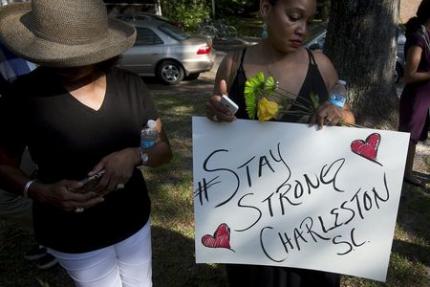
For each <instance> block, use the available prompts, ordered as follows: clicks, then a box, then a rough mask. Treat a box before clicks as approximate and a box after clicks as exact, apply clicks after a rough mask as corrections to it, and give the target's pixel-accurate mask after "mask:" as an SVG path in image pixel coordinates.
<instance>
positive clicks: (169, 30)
mask: <svg viewBox="0 0 430 287" xmlns="http://www.w3.org/2000/svg"><path fill="white" fill-rule="evenodd" d="M158 29H160V30H161V31H163V32H164V33H166V34H167V35H168V36H170V37H172V38H173V39H175V40H177V41H183V40H185V39H188V38H190V35H188V34H187V33H185V32H184V31H182V30H181V29H180V28H178V27H175V26H173V25H170V24H167V23H166V24H161V25H160V26H158Z"/></svg>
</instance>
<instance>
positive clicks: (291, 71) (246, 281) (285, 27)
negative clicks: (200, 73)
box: [207, 0, 355, 287]
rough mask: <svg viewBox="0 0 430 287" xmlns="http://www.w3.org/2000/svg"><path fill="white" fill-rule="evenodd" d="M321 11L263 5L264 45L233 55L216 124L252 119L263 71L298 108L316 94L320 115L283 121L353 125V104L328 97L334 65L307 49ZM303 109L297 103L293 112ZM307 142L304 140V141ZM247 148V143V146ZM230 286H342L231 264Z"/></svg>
mask: <svg viewBox="0 0 430 287" xmlns="http://www.w3.org/2000/svg"><path fill="white" fill-rule="evenodd" d="M315 10H316V0H261V1H260V13H261V15H262V17H263V21H264V23H265V26H266V27H267V37H266V38H265V39H263V41H262V43H260V44H258V45H255V46H252V47H249V48H245V49H244V50H242V51H238V52H233V53H231V54H228V55H227V56H226V57H225V58H224V60H223V61H222V63H221V65H220V67H219V69H218V72H217V75H216V79H215V87H214V95H213V96H212V97H211V98H210V99H209V102H208V105H207V107H208V109H207V116H208V118H209V119H211V120H214V121H225V122H230V121H233V120H234V119H235V118H239V119H248V115H247V112H246V104H245V97H244V88H245V82H246V80H247V79H249V78H250V77H252V76H254V75H256V74H257V73H259V72H263V73H264V74H265V76H266V77H268V76H273V77H274V78H275V79H276V80H278V81H279V86H280V88H281V89H280V90H283V91H289V93H288V94H287V93H285V97H290V99H291V100H295V103H311V102H312V100H311V95H312V94H316V95H318V98H319V104H320V106H319V107H318V108H317V110H316V112H315V114H313V115H308V116H305V117H303V116H300V117H297V116H295V115H294V114H297V113H294V112H293V113H290V114H289V113H288V112H287V113H286V115H285V116H284V117H283V118H282V119H281V120H282V121H290V122H291V121H292V122H303V121H305V122H310V123H311V124H318V125H319V126H323V125H337V124H339V123H350V124H354V122H355V118H354V115H353V114H352V112H351V110H350V108H349V107H348V105H345V106H344V107H343V108H339V107H338V106H336V105H334V104H333V103H332V102H330V101H329V92H328V91H331V90H332V88H333V87H334V86H335V84H336V83H337V81H338V75H337V72H336V70H335V68H334V66H333V64H332V63H331V61H330V60H329V59H328V58H327V57H326V56H325V55H324V54H323V53H321V52H320V51H315V52H312V51H310V50H307V49H305V48H304V47H303V41H304V39H305V36H306V33H307V31H308V25H309V22H310V21H311V19H312V17H313V15H314V14H315ZM223 94H226V95H228V96H229V97H230V99H232V100H233V101H234V102H236V104H237V105H238V106H239V110H238V111H237V113H236V114H235V115H233V114H232V113H231V112H229V111H228V109H226V108H225V107H223V105H222V104H221V103H220V101H221V95H223ZM298 109H300V108H299V107H298V106H296V104H294V103H293V104H292V106H291V107H290V111H297V110H298ZM304 140H305V139H304ZM244 144H245V143H244ZM226 269H227V275H228V281H229V284H230V286H231V287H233V286H234V287H236V286H248V287H252V286H255V287H265V286H267V287H278V286H279V287H317V286H318V287H338V286H340V276H339V275H338V274H331V273H326V272H319V271H312V270H305V269H294V268H284V267H272V266H253V265H235V264H228V265H226Z"/></svg>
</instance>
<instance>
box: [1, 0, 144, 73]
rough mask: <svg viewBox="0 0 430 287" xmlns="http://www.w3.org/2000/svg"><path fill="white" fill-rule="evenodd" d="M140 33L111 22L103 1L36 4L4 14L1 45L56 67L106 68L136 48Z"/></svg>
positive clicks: (36, 0)
mask: <svg viewBox="0 0 430 287" xmlns="http://www.w3.org/2000/svg"><path fill="white" fill-rule="evenodd" d="M135 39H136V30H135V29H134V28H133V27H132V26H130V25H128V24H126V23H124V22H122V21H120V20H116V19H110V18H108V16H107V12H106V7H105V5H104V3H103V1H102V0H33V1H32V2H31V3H19V4H9V5H7V6H5V7H2V8H0V41H2V42H3V43H4V45H6V46H7V47H8V48H9V49H10V50H12V52H14V53H15V54H17V55H18V56H21V57H23V58H25V59H28V60H29V61H32V62H35V63H38V64H40V65H45V66H51V67H76V66H85V65H90V64H95V63H99V62H102V61H104V60H107V59H110V58H113V57H115V56H117V55H119V54H121V53H122V52H124V51H125V50H126V49H128V48H130V47H131V46H132V45H133V44H134V41H135Z"/></svg>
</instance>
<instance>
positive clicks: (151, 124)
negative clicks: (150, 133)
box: [146, 120, 157, 129]
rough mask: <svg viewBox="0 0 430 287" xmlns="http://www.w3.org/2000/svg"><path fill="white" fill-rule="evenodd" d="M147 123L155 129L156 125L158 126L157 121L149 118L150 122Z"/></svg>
mask: <svg viewBox="0 0 430 287" xmlns="http://www.w3.org/2000/svg"><path fill="white" fill-rule="evenodd" d="M146 125H147V126H148V128H150V129H155V127H156V126H157V123H156V122H155V121H154V120H148V122H147V123H146Z"/></svg>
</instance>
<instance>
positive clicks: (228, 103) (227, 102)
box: [221, 95, 239, 115]
mask: <svg viewBox="0 0 430 287" xmlns="http://www.w3.org/2000/svg"><path fill="white" fill-rule="evenodd" d="M221 104H222V105H223V106H224V107H226V108H227V109H228V110H229V111H230V112H231V113H232V114H233V115H234V114H235V113H236V112H237V110H239V106H238V105H237V104H236V103H235V102H233V101H232V100H231V99H230V98H229V97H228V96H227V95H222V97H221Z"/></svg>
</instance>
